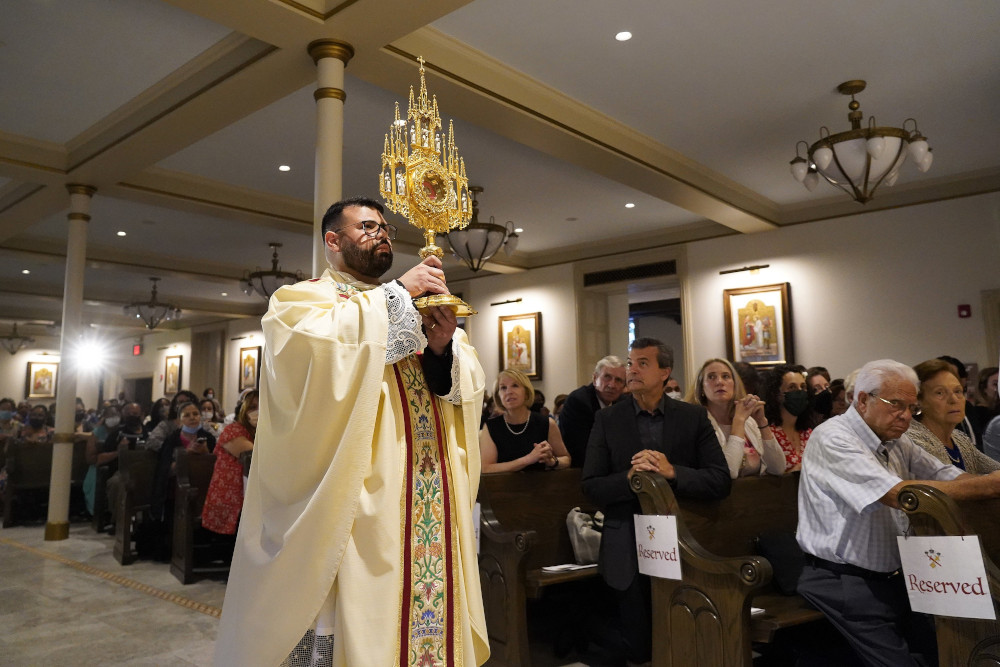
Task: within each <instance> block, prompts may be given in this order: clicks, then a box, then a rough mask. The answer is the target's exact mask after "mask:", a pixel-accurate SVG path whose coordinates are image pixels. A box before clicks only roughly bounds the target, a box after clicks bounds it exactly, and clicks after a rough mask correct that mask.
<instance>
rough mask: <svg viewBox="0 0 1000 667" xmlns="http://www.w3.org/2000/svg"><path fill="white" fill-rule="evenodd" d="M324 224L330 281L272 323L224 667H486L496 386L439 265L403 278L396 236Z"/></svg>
mask: <svg viewBox="0 0 1000 667" xmlns="http://www.w3.org/2000/svg"><path fill="white" fill-rule="evenodd" d="M382 214H383V209H382V206H381V204H379V203H378V202H376V201H373V200H371V199H364V198H353V199H348V200H345V201H341V202H338V203H336V204H334V205H333V206H331V207H330V209H329V210H328V211H327V212H326V214H325V216H324V217H323V228H322V229H323V241H324V244H325V248H326V255H327V261H328V262H329V263H330V265H331V267H332V268H331V269H328V270H327V271H325V272H324V273H323V275H322V276H321V277H319V278H314V279H312V280H307V281H304V282H300V283H298V284H296V285H291V286H287V287H283V288H281V289H279V290H277V291H276V292H275V293H274V295H272V297H271V301H270V305H269V308H268V311H267V314H266V315H265V316H264V318H263V321H262V327H263V331H264V339H265V345H264V354H263V364H262V368H261V373H260V383H261V384H260V416H259V420H258V426H257V435H256V442H255V446H254V453H253V463H252V465H251V467H250V480H249V485H248V489H247V494H246V500H245V502H244V505H243V514H242V517H241V520H240V528H239V535H238V538H237V545H236V552H235V555H234V558H233V565H232V571H231V574H230V578H229V583H228V586H227V590H226V599H225V604H224V606H223V611H222V621H221V624H220V627H219V638H218V641H217V642H216V650H215V662H216V664H217V665H251V664H253V665H279V664H287V665H293V666H295V667H298V666H300V665H336V666H338V667H340V666H347V665H351V666H354V665H371V666H373V667H379V666H385V667H388V666H389V665H414V666H416V665H441V666H451V665H481V664H482V663H483V662H485V661H486V659H487V658H488V656H489V647H488V646H489V645H488V641H487V638H486V623H485V620H484V616H483V605H482V595H481V590H480V583H479V572H478V566H477V560H476V548H475V536H474V532H473V528H474V526H473V520H472V508H473V504H474V503H475V499H476V493H477V490H478V485H479V471H480V463H479V444H478V442H479V441H478V427H479V417H480V408H481V406H482V397H483V388H484V384H485V378H484V375H483V370H482V367H481V366H480V364H479V361H478V358H477V356H476V351H475V349H474V348H473V347H472V346H471V345H470V343H469V341H468V339H467V338H466V336H465V333H464V332H463V331H461V330H458V329H456V318H455V315H454V313H453V312H452V311H451V310H450V309H449V308H432V309H431V310H430V311H429V312H427V313H424V314H420V313H418V311H417V310H416V309H414V307H413V303H412V297H416V296H420V295H423V294H426V293H432V294H447V293H448V287H447V284H446V282H445V275H444V271H443V270H442V268H441V261H440V260H439V259H438V258H436V257H433V256H432V257H428V258H427V259H425V260H423V261H422V262H421V263H420V264H417V265H416V266H414V267H413V268H411V269H410V270H409V271H407V272H406V273H404V274H403V276H402V277H400V278H399V279H398V280H395V281H392V282H388V283H384V284H379V282H378V280H379V277H380V276H382V275H383V274H384V273H385V272H386V271H388V270H389V268H390V266H391V265H392V256H393V255H392V241H393V239H395V236H396V228H395V226H394V225H391V224H388V223H386V221H385V218H384V217H383V215H382Z"/></svg>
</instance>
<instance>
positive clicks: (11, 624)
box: [0, 524, 590, 667]
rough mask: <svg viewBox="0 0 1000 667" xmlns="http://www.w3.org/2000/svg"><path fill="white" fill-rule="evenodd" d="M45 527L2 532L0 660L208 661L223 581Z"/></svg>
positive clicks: (87, 533) (543, 665)
mask: <svg viewBox="0 0 1000 667" xmlns="http://www.w3.org/2000/svg"><path fill="white" fill-rule="evenodd" d="M43 532H44V528H43V527H42V526H40V525H35V526H23V527H14V528H8V529H5V530H0V665H3V666H6V665H11V666H16V667H34V666H39V667H61V666H67V667H70V666H71V667H87V666H89V665H94V666H98V665H100V666H101V667H113V666H119V665H150V666H156V667H173V666H177V667H189V666H190V665H210V664H211V662H212V650H213V645H214V642H215V634H216V631H217V628H218V615H219V613H220V610H221V608H222V600H223V597H224V596H225V588H226V587H225V581H224V580H223V579H215V580H212V579H202V580H200V581H198V582H196V583H193V584H189V585H187V586H184V585H182V584H181V583H180V582H179V581H177V579H175V578H174V577H173V575H171V574H170V570H169V568H168V566H167V565H165V564H163V563H153V562H148V561H139V562H137V563H134V564H132V565H128V566H121V565H119V564H118V563H117V562H116V561H115V560H114V559H113V558H112V554H111V547H112V541H113V540H112V539H111V538H110V537H108V536H107V535H99V534H96V533H94V531H93V530H92V529H91V528H90V526H89V524H73V525H72V526H71V528H70V537H69V539H67V540H61V541H58V542H46V541H45V540H44V539H43ZM533 648H535V649H536V650H535V651H534V652H533V653H534V654H533V656H532V657H533V662H534V664H535V665H536V666H538V667H553V666H554V665H558V664H562V663H564V662H565V661H559V660H556V659H554V658H553V657H552V654H551V650H550V649H549V648H548V647H545V646H539V647H533ZM588 662H590V661H588ZM362 667H363V666H362ZM567 667H586V665H584V664H583V663H579V662H578V663H573V664H572V665H569V666H567Z"/></svg>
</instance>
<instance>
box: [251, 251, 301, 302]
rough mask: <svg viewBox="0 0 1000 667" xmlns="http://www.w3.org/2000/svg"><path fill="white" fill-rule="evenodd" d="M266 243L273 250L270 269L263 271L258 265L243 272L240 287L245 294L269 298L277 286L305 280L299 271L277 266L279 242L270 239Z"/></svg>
mask: <svg viewBox="0 0 1000 667" xmlns="http://www.w3.org/2000/svg"><path fill="white" fill-rule="evenodd" d="M267 245H268V247H269V248H271V250H273V251H274V252H273V253H272V255H271V270H270V271H264V270H263V269H261V268H260V267H259V266H258V267H257V270H256V271H249V272H244V274H243V278H242V279H241V280H240V288H241V289H242V290H243V292H244V294H246V295H247V296H253V295H254V294H257V295H259V296H262V297H263V298H265V299H270V298H271V295H272V294H274V292H275V291H276V290H277V289H278V288H279V287H284V286H285V285H294V284H295V283H297V282H300V281H302V280H305V276H303V275H302V272H301V271H296V272H295V273H290V272H288V271H282V270H281V267H280V266H278V248H280V247H281V244H280V243H278V242H276V241H272V242H271V243H268V244H267Z"/></svg>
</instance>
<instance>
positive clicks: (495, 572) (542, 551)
mask: <svg viewBox="0 0 1000 667" xmlns="http://www.w3.org/2000/svg"><path fill="white" fill-rule="evenodd" d="M580 472H581V471H580V469H579V468H570V469H567V470H557V471H553V472H514V473H495V474H487V475H483V476H482V478H481V480H480V482H479V497H478V501H479V503H480V505H481V507H482V520H481V524H480V551H479V577H480V581H481V583H482V588H483V604H484V606H485V609H486V627H487V632H488V634H489V640H490V651H491V656H490V661H489V663H488V664H490V665H510V666H511V667H515V666H516V667H521V666H523V667H528V666H529V665H530V664H531V658H530V653H529V649H528V621H527V600H528V599H529V598H539V597H541V595H542V593H543V591H544V590H545V588H546V587H549V586H553V585H555V584H560V583H566V582H571V581H580V580H585V579H593V578H595V577H597V567H596V566H595V567H591V568H587V569H583V570H574V571H569V572H558V573H548V572H543V571H542V569H541V568H542V567H544V566H549V565H562V564H566V563H575V562H576V561H575V558H574V555H573V547H572V545H571V544H570V541H569V532H568V531H567V529H566V515H567V514H568V513H569V511H570V510H571V509H572V508H574V507H581V508H582V509H583V511H585V512H590V511H592V508H593V505H592V504H591V503H590V502H589V501H588V500H587V499H586V498H585V497H584V495H583V492H582V491H581V489H580Z"/></svg>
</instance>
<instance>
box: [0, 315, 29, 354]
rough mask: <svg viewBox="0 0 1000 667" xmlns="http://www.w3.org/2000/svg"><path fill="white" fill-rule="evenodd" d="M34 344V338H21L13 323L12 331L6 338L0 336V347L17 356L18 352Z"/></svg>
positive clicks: (15, 324)
mask: <svg viewBox="0 0 1000 667" xmlns="http://www.w3.org/2000/svg"><path fill="white" fill-rule="evenodd" d="M34 342H35V339H34V338H29V337H28V336H21V335H19V334H18V333H17V323H16V322H15V323H14V330H13V331H12V332H11V333H9V334H7V335H6V336H0V345H2V346H3V349H5V350H7V351H8V352H10V353H11V354H17V352H18V350H20V349H21V348H23V347H27V346H28V345H31V344H32V343H34Z"/></svg>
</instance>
